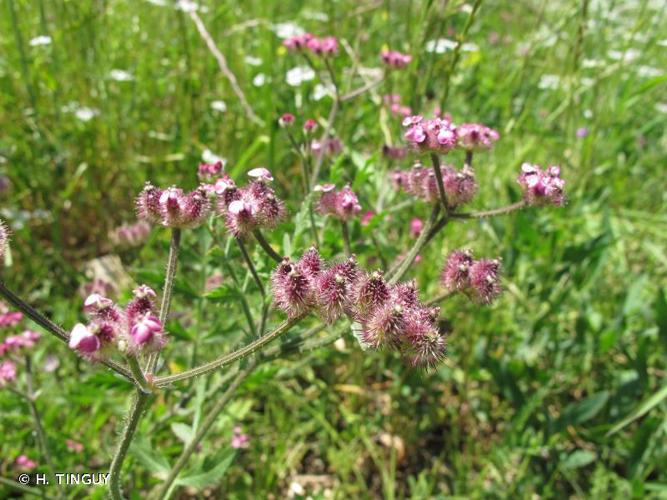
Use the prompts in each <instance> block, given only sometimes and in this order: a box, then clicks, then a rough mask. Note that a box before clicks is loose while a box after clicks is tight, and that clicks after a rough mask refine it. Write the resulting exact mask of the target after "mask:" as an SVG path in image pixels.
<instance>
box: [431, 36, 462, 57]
mask: <svg viewBox="0 0 667 500" xmlns="http://www.w3.org/2000/svg"><path fill="white" fill-rule="evenodd" d="M455 48H456V42H455V41H454V40H450V39H448V38H438V39H437V40H429V41H428V42H426V45H425V46H424V50H426V52H434V53H436V54H444V53H445V52H447V51H448V50H454V49H455Z"/></svg>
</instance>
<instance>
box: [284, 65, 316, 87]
mask: <svg viewBox="0 0 667 500" xmlns="http://www.w3.org/2000/svg"><path fill="white" fill-rule="evenodd" d="M314 78H315V72H314V71H313V70H312V68H310V67H309V66H297V67H296V68H292V69H291V70H289V71H288V72H287V74H286V75H285V81H287V84H288V85H291V86H292V87H298V86H299V85H301V84H302V83H303V82H307V81H310V80H312V79H314Z"/></svg>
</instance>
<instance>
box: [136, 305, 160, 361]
mask: <svg viewBox="0 0 667 500" xmlns="http://www.w3.org/2000/svg"><path fill="white" fill-rule="evenodd" d="M129 341H130V342H129V350H130V352H137V351H143V352H153V351H159V350H160V349H161V348H162V346H164V344H165V343H166V342H167V339H166V336H165V332H164V330H163V328H162V323H161V322H160V320H159V319H158V317H157V316H155V315H154V314H153V313H151V312H149V313H146V314H145V315H144V316H141V317H139V318H138V319H137V320H136V322H134V324H133V325H132V326H131V328H130V335H129Z"/></svg>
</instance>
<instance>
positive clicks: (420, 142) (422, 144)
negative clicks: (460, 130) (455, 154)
mask: <svg viewBox="0 0 667 500" xmlns="http://www.w3.org/2000/svg"><path fill="white" fill-rule="evenodd" d="M403 126H404V127H407V128H408V130H407V132H406V133H405V138H406V139H407V140H408V142H410V143H411V145H412V146H413V148H415V149H416V150H418V151H421V152H433V153H440V154H445V153H449V152H450V151H451V150H452V149H454V147H456V143H457V139H458V135H457V129H456V127H455V126H454V124H452V122H451V121H450V120H448V119H443V118H432V119H430V120H424V118H423V117H422V116H421V115H415V116H408V117H406V118H405V119H404V120H403Z"/></svg>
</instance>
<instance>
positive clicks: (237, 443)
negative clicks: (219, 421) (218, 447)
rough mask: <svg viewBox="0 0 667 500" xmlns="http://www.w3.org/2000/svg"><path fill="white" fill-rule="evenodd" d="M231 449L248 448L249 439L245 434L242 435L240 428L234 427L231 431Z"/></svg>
mask: <svg viewBox="0 0 667 500" xmlns="http://www.w3.org/2000/svg"><path fill="white" fill-rule="evenodd" d="M231 445H232V448H234V449H237V450H238V449H241V448H247V447H248V446H250V438H249V437H248V435H247V434H244V433H243V431H242V429H241V427H240V426H238V425H237V426H235V427H234V430H233V431H232V442H231Z"/></svg>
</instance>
